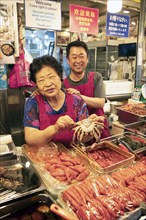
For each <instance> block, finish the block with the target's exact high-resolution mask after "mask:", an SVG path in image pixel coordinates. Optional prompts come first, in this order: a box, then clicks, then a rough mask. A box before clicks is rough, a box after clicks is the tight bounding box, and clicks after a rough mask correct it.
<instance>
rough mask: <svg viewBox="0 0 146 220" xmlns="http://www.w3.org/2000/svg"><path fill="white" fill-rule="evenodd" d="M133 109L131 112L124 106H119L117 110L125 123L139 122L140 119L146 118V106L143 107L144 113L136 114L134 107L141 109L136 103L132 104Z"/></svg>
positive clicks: (120, 119)
mask: <svg viewBox="0 0 146 220" xmlns="http://www.w3.org/2000/svg"><path fill="white" fill-rule="evenodd" d="M132 109H133V111H132V112H130V111H128V110H125V109H124V108H123V107H117V112H118V116H119V121H120V122H123V123H125V124H130V123H133V122H138V121H140V120H144V119H146V108H143V110H144V112H145V113H144V114H142V115H140V114H136V113H135V111H134V109H141V108H138V107H135V105H133V106H132Z"/></svg>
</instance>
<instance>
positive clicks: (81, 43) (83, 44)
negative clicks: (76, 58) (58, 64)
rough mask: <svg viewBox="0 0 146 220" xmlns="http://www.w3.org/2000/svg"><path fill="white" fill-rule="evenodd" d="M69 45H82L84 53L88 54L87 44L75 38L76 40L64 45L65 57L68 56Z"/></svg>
mask: <svg viewBox="0 0 146 220" xmlns="http://www.w3.org/2000/svg"><path fill="white" fill-rule="evenodd" d="M71 47H83V48H84V49H85V51H86V54H87V56H88V46H87V44H86V43H85V42H83V41H80V40H76V41H72V42H71V43H69V44H68V45H67V47H66V57H67V58H68V57H69V53H70V48H71Z"/></svg>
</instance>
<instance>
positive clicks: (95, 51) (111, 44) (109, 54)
mask: <svg viewBox="0 0 146 220" xmlns="http://www.w3.org/2000/svg"><path fill="white" fill-rule="evenodd" d="M115 42H116V41H102V42H98V41H95V42H88V43H87V45H88V48H89V62H88V66H87V70H88V71H97V72H100V73H101V74H102V76H103V79H108V62H114V61H115V60H117V59H118V43H117V42H116V43H115Z"/></svg>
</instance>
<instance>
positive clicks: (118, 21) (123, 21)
mask: <svg viewBox="0 0 146 220" xmlns="http://www.w3.org/2000/svg"><path fill="white" fill-rule="evenodd" d="M129 23H130V17H129V16H127V15H120V14H113V13H107V16H106V35H107V36H115V37H128V36H129Z"/></svg>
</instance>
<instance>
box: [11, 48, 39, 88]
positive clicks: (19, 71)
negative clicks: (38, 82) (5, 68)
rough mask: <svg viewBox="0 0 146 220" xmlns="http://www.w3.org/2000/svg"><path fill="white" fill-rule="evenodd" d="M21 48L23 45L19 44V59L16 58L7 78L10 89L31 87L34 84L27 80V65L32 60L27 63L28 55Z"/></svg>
mask: <svg viewBox="0 0 146 220" xmlns="http://www.w3.org/2000/svg"><path fill="white" fill-rule="evenodd" d="M26 55H27V53H26V51H25V50H24V48H23V45H22V44H20V47H19V57H18V58H16V63H15V65H14V67H13V69H12V71H11V73H10V77H9V86H10V88H19V87H23V86H27V87H28V86H30V87H33V86H35V84H34V83H33V82H31V81H30V79H29V65H30V63H31V61H32V60H30V57H29V61H28V55H27V56H26Z"/></svg>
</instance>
